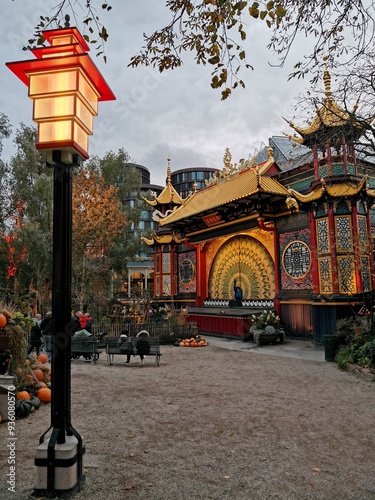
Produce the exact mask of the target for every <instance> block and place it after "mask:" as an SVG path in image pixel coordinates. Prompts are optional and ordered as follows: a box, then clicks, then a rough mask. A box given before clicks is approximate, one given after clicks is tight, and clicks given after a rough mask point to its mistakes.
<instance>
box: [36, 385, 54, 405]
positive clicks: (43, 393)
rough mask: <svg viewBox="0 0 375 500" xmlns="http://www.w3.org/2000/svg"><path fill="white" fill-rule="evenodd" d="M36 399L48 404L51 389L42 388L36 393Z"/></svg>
mask: <svg viewBox="0 0 375 500" xmlns="http://www.w3.org/2000/svg"><path fill="white" fill-rule="evenodd" d="M37 396H38V399H40V401H42V403H50V402H51V389H49V388H48V387H42V388H41V389H39V390H38V392H37Z"/></svg>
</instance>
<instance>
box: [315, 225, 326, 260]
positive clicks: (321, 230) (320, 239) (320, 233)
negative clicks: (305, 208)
mask: <svg viewBox="0 0 375 500" xmlns="http://www.w3.org/2000/svg"><path fill="white" fill-rule="evenodd" d="M316 234H317V246H318V248H317V250H318V253H319V254H322V253H329V238H328V218H325V219H318V220H317V221H316Z"/></svg>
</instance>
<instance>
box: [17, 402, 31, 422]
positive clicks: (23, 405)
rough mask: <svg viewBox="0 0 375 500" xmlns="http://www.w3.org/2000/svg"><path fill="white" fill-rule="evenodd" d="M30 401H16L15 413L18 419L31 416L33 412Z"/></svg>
mask: <svg viewBox="0 0 375 500" xmlns="http://www.w3.org/2000/svg"><path fill="white" fill-rule="evenodd" d="M29 403H30V401H16V404H15V408H14V409H15V413H16V417H18V418H23V417H27V416H28V415H30V412H31V405H30V404H29Z"/></svg>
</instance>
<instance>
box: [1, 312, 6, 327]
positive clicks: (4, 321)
mask: <svg viewBox="0 0 375 500" xmlns="http://www.w3.org/2000/svg"><path fill="white" fill-rule="evenodd" d="M6 324H7V319H6V317H5V316H4V314H0V328H3V327H4V326H6Z"/></svg>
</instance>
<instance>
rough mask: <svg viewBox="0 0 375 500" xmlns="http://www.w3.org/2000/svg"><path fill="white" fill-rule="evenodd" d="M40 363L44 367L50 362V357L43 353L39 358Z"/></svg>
mask: <svg viewBox="0 0 375 500" xmlns="http://www.w3.org/2000/svg"><path fill="white" fill-rule="evenodd" d="M38 361H39V362H40V363H42V364H43V365H44V364H45V363H47V361H48V356H47V355H46V354H43V353H41V354H39V356H38Z"/></svg>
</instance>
